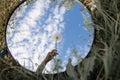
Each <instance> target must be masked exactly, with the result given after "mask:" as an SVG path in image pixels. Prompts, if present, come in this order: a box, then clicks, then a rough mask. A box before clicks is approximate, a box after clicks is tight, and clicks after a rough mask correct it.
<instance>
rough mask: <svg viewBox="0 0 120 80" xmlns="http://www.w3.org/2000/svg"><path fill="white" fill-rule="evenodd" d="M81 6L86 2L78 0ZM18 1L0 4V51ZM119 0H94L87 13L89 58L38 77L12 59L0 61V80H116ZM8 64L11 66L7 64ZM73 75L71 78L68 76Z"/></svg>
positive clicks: (118, 69) (119, 57)
mask: <svg viewBox="0 0 120 80" xmlns="http://www.w3.org/2000/svg"><path fill="white" fill-rule="evenodd" d="M79 1H81V2H82V3H83V4H85V2H84V1H86V0H79ZM19 3H20V0H0V50H2V49H3V48H5V47H6V44H5V26H6V25H7V24H6V23H7V20H8V18H9V16H10V14H11V12H12V10H13V9H14V8H15V6H17V5H18V4H19ZM119 4H120V0H95V5H96V9H94V10H93V11H91V7H90V6H88V8H89V10H90V13H91V15H92V19H93V24H91V25H93V26H94V28H95V34H94V35H95V39H94V43H93V45H92V48H91V50H90V52H89V55H88V56H87V57H86V58H85V59H83V61H82V62H81V63H80V64H79V65H77V66H75V67H73V66H71V65H70V64H69V67H68V68H69V69H67V71H65V72H63V73H58V74H48V75H45V74H43V75H41V79H39V78H38V76H37V75H36V74H35V73H33V72H31V71H29V70H26V69H24V68H23V67H19V66H17V63H16V62H15V60H14V59H12V60H11V61H6V59H4V58H2V57H1V58H0V80H42V79H43V80H120V64H119V62H120V49H119V48H120V5H119ZM11 63H12V64H11ZM71 72H73V73H74V74H68V73H71Z"/></svg>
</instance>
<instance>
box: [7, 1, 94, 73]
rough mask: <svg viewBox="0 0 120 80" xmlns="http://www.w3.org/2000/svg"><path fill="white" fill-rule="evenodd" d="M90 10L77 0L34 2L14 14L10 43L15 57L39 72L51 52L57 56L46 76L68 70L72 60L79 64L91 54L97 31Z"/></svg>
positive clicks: (50, 64)
mask: <svg viewBox="0 0 120 80" xmlns="http://www.w3.org/2000/svg"><path fill="white" fill-rule="evenodd" d="M91 23H92V22H91V16H90V14H89V13H88V11H87V9H86V8H85V7H84V6H83V5H82V4H81V3H79V2H78V1H76V0H32V1H29V2H24V3H23V4H21V5H20V6H19V7H18V8H17V9H16V10H15V11H14V13H13V14H12V16H11V18H10V20H9V22H8V25H7V31H6V40H7V45H8V48H9V50H10V52H11V54H12V56H13V57H14V58H15V59H16V60H18V62H19V63H20V64H21V65H22V66H24V67H25V68H27V69H29V70H31V71H36V69H37V67H38V65H40V64H41V62H42V61H43V60H44V59H45V57H46V55H47V54H48V52H50V51H52V50H53V49H56V50H57V52H58V55H56V56H55V57H54V58H53V59H52V60H51V61H50V62H48V63H47V65H46V67H45V68H44V70H43V73H47V74H48V73H57V72H62V71H65V70H66V65H67V63H68V59H69V58H71V64H72V65H73V66H75V65H77V64H78V63H79V62H81V61H82V59H83V58H85V57H86V55H87V54H88V52H89V50H90V47H91V45H92V42H93V37H94V36H93V34H94V29H93V27H92V26H91Z"/></svg>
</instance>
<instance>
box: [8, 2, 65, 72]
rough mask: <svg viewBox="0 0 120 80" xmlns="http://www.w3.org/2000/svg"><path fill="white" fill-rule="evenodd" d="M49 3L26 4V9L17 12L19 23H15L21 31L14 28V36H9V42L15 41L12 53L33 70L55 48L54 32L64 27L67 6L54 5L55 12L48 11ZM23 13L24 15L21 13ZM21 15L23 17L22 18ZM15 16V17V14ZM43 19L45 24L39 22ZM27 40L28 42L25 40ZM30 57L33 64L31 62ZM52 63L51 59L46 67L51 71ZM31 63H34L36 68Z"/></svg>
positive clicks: (11, 49)
mask: <svg viewBox="0 0 120 80" xmlns="http://www.w3.org/2000/svg"><path fill="white" fill-rule="evenodd" d="M49 5H50V1H49V0H46V1H45V2H44V0H37V1H35V3H32V6H31V7H26V6H24V7H25V8H24V7H23V8H24V9H25V10H24V11H22V12H20V13H19V12H17V13H16V15H19V16H17V18H18V19H17V20H16V21H15V22H17V23H16V24H14V25H13V26H14V27H15V28H16V29H15V30H19V31H20V32H17V33H16V32H14V30H12V34H11V35H13V36H12V37H11V35H10V36H8V38H9V41H8V43H10V41H11V40H12V41H13V45H12V46H11V47H9V48H10V51H11V53H12V55H13V56H14V57H15V58H16V59H17V60H19V62H20V63H21V64H22V65H23V66H24V65H25V64H26V65H25V66H26V68H27V69H30V70H33V71H35V70H36V69H37V66H36V64H38V65H39V64H40V63H41V62H42V61H43V60H44V58H45V56H46V55H47V53H48V52H49V51H51V50H52V49H54V48H55V42H54V41H53V40H52V39H51V38H52V36H53V34H54V33H59V32H62V29H63V28H64V23H63V20H64V14H65V8H64V7H61V8H60V7H52V8H53V9H51V10H53V11H52V12H53V13H47V12H46V10H48V9H49ZM26 9H27V10H26ZM21 10H22V9H21ZM21 13H22V15H20V14H21ZM46 14H48V17H47V18H46V19H45V18H44V16H45V15H46ZM21 17H22V19H20V18H21ZM13 18H15V16H14V17H13ZM42 20H44V22H41V23H45V24H42V25H40V24H38V21H39V22H40V21H42ZM11 26H12V25H11ZM9 27H10V26H9ZM36 31H37V32H36ZM33 32H35V33H33ZM25 40H26V41H27V42H25ZM38 57H39V58H38ZM23 58H25V59H23ZM29 58H30V59H31V62H33V64H32V63H30V62H29V60H30V59H29ZM27 63H29V64H30V65H29V64H27ZM52 64H53V61H50V62H49V63H48V64H47V65H46V69H47V70H49V71H50V70H51V68H52V67H53V65H52ZM31 65H34V69H33V67H31Z"/></svg>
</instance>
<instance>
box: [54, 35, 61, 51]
mask: <svg viewBox="0 0 120 80" xmlns="http://www.w3.org/2000/svg"><path fill="white" fill-rule="evenodd" d="M53 40H54V41H55V49H56V50H57V43H58V42H60V41H61V40H62V35H61V34H60V33H55V34H54V36H53Z"/></svg>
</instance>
